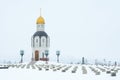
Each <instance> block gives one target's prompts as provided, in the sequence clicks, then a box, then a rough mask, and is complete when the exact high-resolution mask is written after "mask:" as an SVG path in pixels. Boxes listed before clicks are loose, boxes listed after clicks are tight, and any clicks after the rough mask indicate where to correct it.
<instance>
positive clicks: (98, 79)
mask: <svg viewBox="0 0 120 80" xmlns="http://www.w3.org/2000/svg"><path fill="white" fill-rule="evenodd" d="M1 66H2V65H1ZM91 69H94V70H93V71H92V70H91ZM101 69H102V70H103V72H102V70H101ZM110 69H113V67H109V69H108V67H105V66H95V65H80V64H79V65H78V64H61V63H52V62H51V63H48V64H45V62H36V63H35V62H33V63H23V64H16V65H14V66H10V67H9V69H0V80H119V79H120V71H119V69H120V68H119V67H116V68H115V69H114V70H113V71H111V73H112V72H115V70H117V69H118V72H116V76H111V73H108V74H107V73H106V71H109V70H110ZM104 70H105V71H104ZM72 71H76V72H75V73H72ZM97 72H100V74H99V73H97Z"/></svg>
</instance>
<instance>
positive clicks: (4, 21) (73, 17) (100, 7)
mask: <svg viewBox="0 0 120 80" xmlns="http://www.w3.org/2000/svg"><path fill="white" fill-rule="evenodd" d="M119 4H120V0H0V36H1V38H0V61H3V60H6V61H9V60H11V61H17V62H18V61H19V60H20V54H19V51H20V49H23V50H25V55H24V60H25V61H30V59H31V53H32V52H31V51H32V50H31V36H32V35H33V34H34V33H35V31H36V19H37V18H38V17H39V14H40V8H42V16H43V17H44V19H45V22H46V26H45V31H46V32H47V33H48V35H49V36H50V40H51V46H50V53H49V54H50V55H49V57H50V60H51V61H55V60H56V55H55V52H56V50H60V51H61V56H60V59H61V60H62V61H68V62H71V61H80V60H81V57H82V56H84V57H85V58H88V60H89V59H93V60H94V59H96V58H98V59H99V60H103V59H104V58H106V59H107V60H113V61H115V60H120V59H119V56H120V10H119V9H120V5H119Z"/></svg>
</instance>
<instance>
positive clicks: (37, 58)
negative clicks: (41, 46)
mask: <svg viewBox="0 0 120 80" xmlns="http://www.w3.org/2000/svg"><path fill="white" fill-rule="evenodd" d="M38 60H39V51H35V61H38Z"/></svg>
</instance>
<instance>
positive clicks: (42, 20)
mask: <svg viewBox="0 0 120 80" xmlns="http://www.w3.org/2000/svg"><path fill="white" fill-rule="evenodd" d="M36 24H45V20H44V18H43V17H42V16H40V17H38V19H37V21H36Z"/></svg>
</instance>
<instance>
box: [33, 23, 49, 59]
mask: <svg viewBox="0 0 120 80" xmlns="http://www.w3.org/2000/svg"><path fill="white" fill-rule="evenodd" d="M44 27H45V25H44V24H37V31H36V33H35V34H34V35H33V36H32V38H31V47H32V60H33V61H38V60H41V59H45V58H46V57H45V50H48V49H49V47H50V38H49V36H48V35H47V33H45V32H44Z"/></svg>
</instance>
